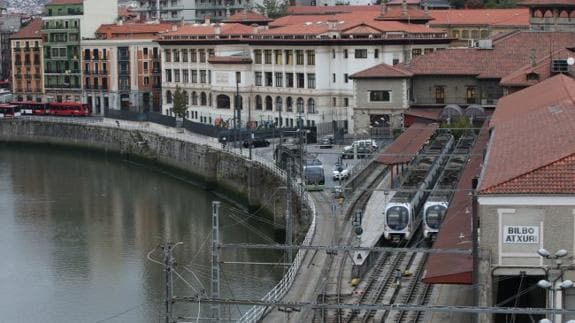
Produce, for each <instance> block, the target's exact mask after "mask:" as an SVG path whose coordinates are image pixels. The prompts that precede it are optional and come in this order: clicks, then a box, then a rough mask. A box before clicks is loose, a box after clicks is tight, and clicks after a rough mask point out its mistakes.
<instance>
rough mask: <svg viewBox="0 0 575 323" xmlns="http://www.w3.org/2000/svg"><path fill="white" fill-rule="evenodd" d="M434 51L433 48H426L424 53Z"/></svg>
mask: <svg viewBox="0 0 575 323" xmlns="http://www.w3.org/2000/svg"><path fill="white" fill-rule="evenodd" d="M431 53H433V48H424V49H423V54H425V55H427V54H431Z"/></svg>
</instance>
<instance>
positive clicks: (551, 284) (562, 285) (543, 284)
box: [537, 248, 575, 323]
mask: <svg viewBox="0 0 575 323" xmlns="http://www.w3.org/2000/svg"><path fill="white" fill-rule="evenodd" d="M537 254H538V255H539V256H541V257H543V258H545V259H549V260H555V265H557V267H556V268H550V269H555V270H558V271H559V273H558V275H557V278H555V279H553V280H546V279H542V280H540V281H538V282H537V286H538V287H540V288H543V289H546V290H549V291H550V292H551V308H552V309H555V308H556V307H558V308H559V309H561V308H562V307H563V306H562V304H557V302H556V292H558V291H562V290H564V289H567V288H571V287H573V285H574V284H573V281H571V280H569V279H567V280H564V281H562V282H559V280H560V279H561V278H562V277H563V269H562V268H561V264H562V260H561V258H563V257H565V256H567V254H568V252H567V250H565V249H559V250H557V251H556V252H555V253H554V254H553V255H551V253H550V252H549V251H547V250H546V249H543V248H541V249H539V250H537ZM547 275H548V276H549V272H547ZM554 319H555V321H556V322H561V314H557V315H554ZM545 320H546V321H545ZM570 321H573V322H571V323H575V320H570ZM539 322H540V323H552V321H551V320H549V319H543V320H540V321H539Z"/></svg>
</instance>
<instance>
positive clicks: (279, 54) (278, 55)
mask: <svg viewBox="0 0 575 323" xmlns="http://www.w3.org/2000/svg"><path fill="white" fill-rule="evenodd" d="M274 56H275V57H274V62H275V64H282V63H283V56H282V51H281V49H280V50H274Z"/></svg>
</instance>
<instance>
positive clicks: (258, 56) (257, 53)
mask: <svg viewBox="0 0 575 323" xmlns="http://www.w3.org/2000/svg"><path fill="white" fill-rule="evenodd" d="M254 61H255V62H256V64H261V63H262V50H261V49H254Z"/></svg>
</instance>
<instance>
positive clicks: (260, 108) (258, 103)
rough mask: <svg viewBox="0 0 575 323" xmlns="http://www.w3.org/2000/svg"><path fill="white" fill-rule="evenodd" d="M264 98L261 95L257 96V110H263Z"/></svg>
mask: <svg viewBox="0 0 575 323" xmlns="http://www.w3.org/2000/svg"><path fill="white" fill-rule="evenodd" d="M262 109H263V107H262V97H261V96H259V95H256V110H262Z"/></svg>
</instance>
